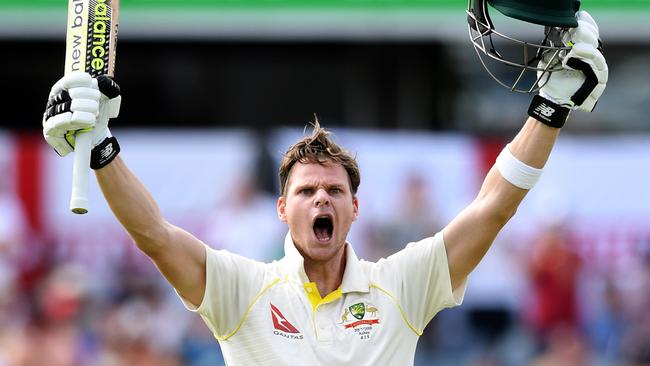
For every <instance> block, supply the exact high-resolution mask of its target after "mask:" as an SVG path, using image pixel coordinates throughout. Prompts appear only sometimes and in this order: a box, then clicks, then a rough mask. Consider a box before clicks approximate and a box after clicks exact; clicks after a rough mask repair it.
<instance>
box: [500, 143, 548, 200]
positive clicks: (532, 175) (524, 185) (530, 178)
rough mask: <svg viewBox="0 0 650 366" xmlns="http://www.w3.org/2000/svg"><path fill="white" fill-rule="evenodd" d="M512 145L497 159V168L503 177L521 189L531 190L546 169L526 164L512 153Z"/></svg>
mask: <svg viewBox="0 0 650 366" xmlns="http://www.w3.org/2000/svg"><path fill="white" fill-rule="evenodd" d="M509 146H510V144H508V145H506V147H505V148H503V150H502V151H501V154H499V156H498V157H497V162H496V167H497V170H499V173H501V176H502V177H503V178H504V179H505V180H507V181H508V182H510V183H512V184H513V185H514V186H516V187H519V188H521V189H531V188H533V187H534V186H535V183H537V181H538V180H539V177H540V176H541V175H542V172H543V171H544V169H537V168H533V167H532V166H529V165H526V164H524V163H523V162H522V161H520V160H519V159H517V158H516V157H515V156H514V155H512V153H511V152H510V147H509Z"/></svg>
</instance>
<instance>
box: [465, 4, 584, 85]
mask: <svg viewBox="0 0 650 366" xmlns="http://www.w3.org/2000/svg"><path fill="white" fill-rule="evenodd" d="M490 7H492V8H494V9H496V10H497V11H498V13H496V14H498V15H499V16H501V15H504V16H505V17H500V18H501V20H506V21H508V22H510V23H516V27H515V28H516V29H522V26H523V27H527V28H530V29H527V32H526V33H527V34H528V33H530V31H531V30H534V29H535V28H539V31H538V32H537V33H532V34H533V36H532V37H533V38H534V40H532V41H531V40H528V39H526V40H524V39H521V37H513V36H510V35H507V34H506V33H507V32H504V31H502V30H497V29H496V26H495V24H494V22H493V20H492V18H491V17H490V13H489V8H490ZM579 8H580V1H579V0H468V2H467V23H468V32H469V38H470V41H471V42H472V45H473V46H474V49H475V50H476V53H477V54H478V56H479V59H480V61H481V64H482V65H483V67H484V68H485V70H487V72H488V73H489V74H490V76H492V78H493V79H495V80H496V81H497V82H498V83H499V84H501V85H502V86H504V87H506V88H508V89H510V90H512V91H516V92H522V93H533V92H535V91H537V90H539V89H540V88H541V87H542V86H543V82H542V80H544V82H545V81H546V80H548V75H549V74H550V73H552V72H554V71H558V70H561V69H562V64H561V61H562V58H563V57H564V56H565V55H566V53H568V52H569V50H570V47H569V45H566V44H564V42H563V38H565V37H564V35H565V34H566V33H567V31H568V30H569V28H575V27H577V26H578V22H577V20H576V17H575V14H576V12H577V11H578V9H579ZM499 13H500V14H499ZM494 14H495V13H493V15H494ZM517 27H518V28H517ZM511 28H512V27H511ZM515 28H512V29H515ZM540 39H541V40H540ZM540 61H543V62H542V63H541V64H540Z"/></svg>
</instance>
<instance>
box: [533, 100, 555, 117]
mask: <svg viewBox="0 0 650 366" xmlns="http://www.w3.org/2000/svg"><path fill="white" fill-rule="evenodd" d="M535 112H537V113H539V114H541V115H542V116H544V117H549V118H550V117H551V116H552V115H553V113H555V108H553V107H549V106H547V105H546V104H544V103H542V104H540V105H538V106H537V108H535Z"/></svg>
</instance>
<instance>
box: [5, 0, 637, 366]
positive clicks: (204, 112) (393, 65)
mask: <svg viewBox="0 0 650 366" xmlns="http://www.w3.org/2000/svg"><path fill="white" fill-rule="evenodd" d="M582 6H583V8H584V9H586V10H589V11H590V12H591V13H592V14H593V15H594V17H595V18H596V20H597V21H598V22H599V24H600V27H601V35H602V38H603V41H604V44H605V54H606V57H607V60H608V63H609V65H610V82H609V85H608V88H607V90H606V91H605V94H604V95H603V97H602V99H601V101H600V102H599V104H598V107H597V108H596V110H595V111H594V113H591V114H586V113H574V115H572V117H571V120H570V121H569V123H568V124H567V127H566V128H565V131H563V134H562V136H561V138H560V141H559V142H558V145H557V148H556V150H555V151H554V153H553V155H552V157H551V160H550V162H549V164H548V166H547V170H546V172H545V174H544V176H543V177H542V179H541V180H540V183H539V185H538V186H537V187H535V189H533V190H532V192H531V193H530V195H529V197H528V198H527V199H526V201H525V202H524V204H523V205H522V207H521V208H520V210H519V212H518V214H517V216H516V217H515V218H514V219H513V220H512V221H511V222H510V223H509V224H508V226H507V227H506V229H504V231H503V232H502V233H501V234H500V236H499V237H498V238H497V240H496V242H495V244H494V246H493V248H492V249H491V250H490V252H489V253H488V255H487V256H486V258H485V259H484V261H483V262H482V263H481V264H480V265H479V267H478V268H477V270H476V271H475V272H474V273H473V274H472V275H471V277H470V281H469V288H468V290H467V294H466V296H465V303H464V304H463V306H461V307H458V308H454V309H450V310H445V311H443V312H441V313H440V314H438V316H436V317H435V318H434V320H433V321H432V322H431V323H430V325H429V326H428V328H427V329H426V331H425V333H424V335H423V336H422V338H421V339H420V342H419V345H418V351H417V355H416V365H445V366H447V365H449V366H455V365H459V366H461V365H462V366H510V365H513V366H516V365H535V366H546V365H553V366H556V365H558V366H564V365H567V366H569V365H570V366H574V365H576V366H580V365H621V366H642V365H650V313H649V312H648V309H649V308H650V197H649V194H648V187H649V186H650V169H649V168H650V123H649V121H648V116H649V115H650V103H649V102H650V71H649V70H650V69H649V68H648V65H649V60H650V25H648V24H649V23H650V22H648V21H647V20H648V19H650V2H649V1H645V0H632V1H627V2H625V3H624V4H623V3H621V2H619V1H613V0H585V1H583V2H582ZM464 11H465V3H464V2H462V1H451V0H392V1H389V0H368V1H355V0H330V1H325V0H273V1H270V0H238V1H232V0H230V1H226V0H214V1H210V2H208V1H200V0H192V1H188V0H185V1H182V0H168V1H164V2H152V1H148V0H132V1H128V0H124V1H123V4H122V14H121V24H120V44H119V47H118V60H117V70H116V80H117V81H118V83H119V84H120V85H121V86H122V90H123V104H122V112H121V116H120V118H119V119H118V120H116V121H113V122H112V123H111V126H112V127H111V129H112V131H113V134H114V135H116V136H118V138H119V140H120V143H121V145H122V148H123V152H122V156H123V157H124V159H125V160H126V162H127V164H129V166H130V167H131V168H132V169H133V170H134V171H135V173H136V174H137V175H138V176H139V177H140V178H141V179H142V180H143V182H144V183H145V185H146V186H147V187H148V188H149V189H150V190H151V191H152V194H153V195H154V197H155V198H156V200H157V201H158V202H159V204H160V207H161V209H162V211H163V213H164V214H165V216H166V217H167V218H168V219H169V221H171V222H173V223H175V224H178V225H179V226H181V227H184V228H186V229H187V230H189V231H190V232H192V233H194V234H195V235H196V236H197V237H199V238H200V239H201V240H203V241H204V242H205V243H207V244H208V245H210V246H213V247H215V248H225V249H228V250H231V251H233V252H236V253H239V254H242V255H245V256H248V257H251V258H254V259H257V260H261V261H271V260H274V259H279V258H281V257H282V255H283V253H282V242H283V238H284V235H285V234H286V227H285V226H284V225H283V224H282V223H281V222H279V221H278V219H277V215H276V212H275V202H276V197H277V191H278V183H277V174H276V171H277V166H278V162H279V159H280V157H281V154H282V152H283V151H285V150H286V149H287V147H288V146H289V145H290V144H291V143H292V142H293V141H295V140H296V139H297V138H298V137H300V136H301V135H302V134H303V128H304V127H305V125H306V124H307V122H308V121H309V120H312V119H313V114H314V113H317V114H318V116H319V119H320V120H321V122H322V123H323V124H324V126H325V127H328V128H331V129H332V130H333V131H334V133H335V138H336V139H337V140H338V141H339V142H341V143H342V144H343V145H344V146H346V147H347V148H348V149H350V150H351V151H352V152H353V153H355V154H356V155H357V158H358V160H359V163H360V166H361V175H362V183H361V187H360V190H359V199H360V208H361V214H360V219H359V220H358V221H357V222H356V223H355V224H354V225H353V229H352V231H351V233H350V237H349V239H350V242H351V243H352V245H353V246H354V247H355V251H356V252H357V253H358V254H359V255H360V257H362V258H365V259H367V260H373V261H374V260H377V259H379V258H381V257H385V256H388V255H390V254H391V253H394V252H395V251H398V250H400V249H401V248H403V247H404V246H405V245H406V244H407V243H408V242H410V241H415V240H419V239H421V238H423V237H425V236H430V235H433V234H434V233H436V232H437V231H438V230H440V229H441V228H442V227H444V225H445V224H446V223H448V222H449V220H451V218H453V217H454V216H455V215H456V214H457V213H458V212H459V211H460V210H461V209H462V208H463V207H464V206H465V205H467V204H468V203H469V202H470V201H471V200H472V199H473V197H474V196H475V194H476V193H477V191H478V189H479V187H480V184H481V181H482V178H483V176H484V175H485V173H486V172H487V169H489V167H490V166H491V164H492V163H493V162H494V159H495V157H496V155H497V154H498V152H499V151H500V149H501V148H502V147H503V146H504V144H505V143H506V142H507V141H508V140H509V139H510V138H512V137H513V136H514V133H515V132H516V131H517V129H518V128H519V127H520V126H521V125H522V123H523V121H524V119H525V118H526V117H525V112H526V109H527V106H528V102H529V100H530V96H528V95H519V94H517V95H516V94H514V93H510V92H508V91H507V90H505V89H502V88H501V87H499V86H498V85H497V84H496V82H494V81H493V80H492V79H490V78H489V77H488V75H487V73H485V71H484V70H483V69H482V67H481V66H480V63H479V61H478V60H477V58H476V55H475V54H474V50H473V48H472V47H471V45H470V43H469V41H468V40H467V39H466V37H467V25H466V24H467V23H466V15H465V13H464ZM65 18H66V7H65V2H63V3H62V2H61V1H55V0H30V1H26V0H0V47H1V49H2V55H3V57H1V58H0V66H2V69H3V70H5V72H4V73H3V76H2V81H3V83H2V84H3V88H0V93H1V98H0V100H1V102H0V103H1V105H2V108H1V110H2V113H0V366H31V365H48V366H49V365H52V366H68V365H70V366H76V365H79V366H113V365H143V366H147V365H163V366H166V365H169V366H176V365H188V366H203V365H221V364H223V359H222V357H221V354H220V349H219V345H218V343H217V342H216V340H215V339H214V338H213V336H212V335H211V334H210V333H209V331H208V330H207V328H206V327H205V326H204V325H203V324H202V322H201V319H200V318H199V317H198V316H196V315H194V314H191V313H190V312H188V311H186V310H185V309H184V308H183V306H182V304H181V302H180V300H179V299H178V298H177V296H176V295H175V293H174V292H173V290H172V289H171V287H170V286H169V285H168V284H167V283H166V282H164V280H163V279H162V277H161V276H160V274H159V273H158V272H157V270H156V268H155V267H154V266H153V264H152V263H151V262H150V261H149V260H148V259H147V258H146V257H145V256H144V255H143V254H141V253H140V252H138V250H137V249H136V248H135V247H134V246H133V245H132V243H131V242H130V239H129V238H128V236H127V235H126V234H125V232H124V231H123V230H122V229H121V228H120V226H119V225H118V223H117V222H116V220H115V219H114V218H113V217H112V215H111V214H110V211H109V210H108V208H107V207H106V204H105V203H104V201H103V199H102V198H101V194H100V193H99V192H98V189H97V187H96V186H93V187H91V211H90V213H89V214H88V215H85V216H75V215H72V214H71V213H69V212H68V210H67V205H68V203H67V202H68V199H69V187H70V173H71V159H60V158H59V157H57V156H56V154H55V153H54V152H53V151H51V150H50V149H49V148H48V146H47V145H46V144H45V142H44V141H42V137H41V132H40V125H41V113H42V110H43V107H44V104H45V101H46V97H47V93H48V90H49V88H50V86H51V84H52V83H53V82H54V81H56V80H57V79H58V78H59V77H60V76H61V73H62V71H63V62H64V50H65V42H64V39H65V38H64V34H65ZM495 19H497V20H502V21H503V27H504V28H501V29H504V30H506V31H511V32H514V33H515V34H521V35H522V36H524V37H530V38H532V39H536V38H541V37H539V36H540V35H541V31H540V30H539V29H536V30H535V29H533V30H530V29H531V28H530V27H527V26H526V24H521V23H518V22H507V19H501V18H500V17H498V16H495Z"/></svg>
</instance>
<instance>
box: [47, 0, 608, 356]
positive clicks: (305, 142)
mask: <svg viewBox="0 0 650 366" xmlns="http://www.w3.org/2000/svg"><path fill="white" fill-rule="evenodd" d="M490 1H492V0H490ZM479 2H481V1H479ZM553 2H562V3H564V4H568V3H571V8H572V9H570V10H569V11H570V16H569V17H566V16H565V17H564V18H562V19H560V20H559V21H558V22H560V25H562V26H564V25H566V27H567V29H566V31H565V32H562V33H561V34H560V35H561V37H562V43H563V45H562V46H563V47H565V49H564V51H561V49H559V48H558V49H552V48H551V47H549V49H551V52H550V53H543V54H542V57H540V58H539V59H538V60H536V65H535V66H534V67H536V68H537V70H538V75H539V76H540V80H541V82H540V84H539V85H540V87H541V88H540V90H539V94H538V95H536V96H535V97H534V98H533V101H532V104H531V107H530V109H529V111H528V114H529V116H530V117H529V118H528V119H527V120H526V121H525V123H524V125H523V127H522V129H521V130H520V131H519V133H518V134H517V135H516V137H515V138H514V139H513V140H512V141H511V142H510V143H509V144H508V145H507V146H506V147H505V148H504V149H503V151H502V152H501V154H500V155H499V157H498V159H497V161H496V163H495V165H494V166H493V167H492V169H491V170H490V171H489V173H488V174H487V176H486V178H485V181H484V182H483V185H482V187H481V189H480V192H479V193H478V196H477V197H476V199H475V200H474V201H473V202H472V203H471V204H470V205H469V206H468V207H466V208H465V209H464V210H463V211H462V212H461V213H460V214H458V216H456V217H455V218H454V219H453V220H452V221H451V222H450V223H449V224H448V225H447V226H446V227H444V229H443V230H442V231H441V232H439V233H437V234H436V235H434V236H433V237H429V238H423V239H422V240H421V241H419V242H416V243H410V244H408V245H407V246H406V247H405V248H404V249H403V250H401V251H399V252H397V253H395V254H394V255H392V256H390V257H388V258H385V259H381V260H379V261H378V262H376V263H371V262H366V261H363V260H360V259H358V258H357V256H356V255H355V252H354V249H353V246H352V245H351V244H350V243H348V242H347V241H346V238H347V235H348V231H349V230H350V226H351V225H352V224H353V223H354V221H355V220H356V219H357V217H358V215H359V201H358V200H357V196H356V193H357V189H358V187H359V184H360V172H359V167H358V165H357V162H356V160H355V159H354V157H353V156H351V155H350V154H349V153H348V152H346V150H344V149H343V148H342V147H341V146H338V145H337V144H336V143H335V142H334V141H333V140H332V139H331V136H330V134H329V133H328V131H327V130H325V129H324V128H322V127H321V126H320V124H319V123H318V122H317V121H316V123H315V124H314V128H313V131H312V132H311V134H310V135H308V136H305V137H304V138H302V139H301V140H299V141H297V142H296V143H295V144H294V145H293V146H291V147H290V148H289V149H288V150H287V152H286V154H285V155H284V157H283V159H282V163H281V166H280V169H279V178H280V186H281V192H280V197H279V198H278V200H277V215H278V218H279V220H281V221H283V222H285V223H286V224H287V226H288V233H287V235H286V239H285V242H284V250H285V256H284V258H282V259H281V260H279V261H275V262H273V263H260V262H256V261H253V260H250V259H247V258H244V257H241V256H238V255H235V254H232V253H229V252H227V251H223V250H214V249H212V248H210V247H209V246H207V245H205V244H204V243H202V242H201V241H200V240H199V239H197V238H196V237H194V236H193V235H192V234H190V233H188V232H186V231H185V230H183V229H181V228H179V227H177V226H174V225H173V224H172V223H170V222H168V221H166V220H165V218H164V217H162V216H161V213H160V210H159V209H158V206H157V205H156V203H155V201H154V199H153V197H152V196H151V195H150V194H149V193H148V192H147V190H146V188H145V187H144V186H143V185H142V183H141V182H140V181H139V180H138V179H137V178H136V177H135V176H134V175H133V174H132V173H131V171H130V170H129V169H128V167H127V164H126V162H125V161H124V160H122V159H121V157H120V155H119V145H118V143H117V139H116V138H115V137H113V136H112V135H111V133H110V131H109V129H108V121H109V119H110V118H113V117H116V116H117V114H118V111H119V105H120V96H119V94H120V93H119V87H118V86H117V84H115V83H114V82H113V81H112V80H111V79H109V78H106V77H99V78H98V79H93V78H91V77H90V76H89V75H87V74H82V73H78V74H72V75H69V76H66V77H64V78H63V79H61V80H59V81H58V82H57V83H56V84H54V86H53V88H52V91H51V94H50V99H49V102H48V107H47V110H46V112H45V115H44V119H43V121H44V124H43V127H44V136H45V139H46V141H47V142H48V143H49V144H50V145H51V146H52V147H53V148H54V149H55V150H56V151H57V152H58V153H59V155H61V156H64V155H66V154H68V153H70V152H72V151H73V150H74V135H75V133H76V131H79V130H88V129H91V130H92V133H93V145H94V149H93V153H92V158H91V166H92V167H93V169H95V173H96V177H97V181H98V182H99V186H100V187H101V190H102V192H103V195H104V197H105V198H106V201H107V202H108V204H109V206H110V208H111V210H112V211H113V213H114V214H115V216H116V217H117V219H118V220H119V221H120V223H121V224H122V225H123V226H124V228H125V229H126V231H127V232H128V233H129V235H130V236H131V238H132V239H133V241H134V243H135V244H136V245H137V247H138V248H139V249H140V250H141V251H142V252H143V253H144V254H146V255H147V256H148V257H149V258H151V260H152V261H153V262H154V263H155V265H156V266H157V268H158V269H159V270H160V272H161V273H162V275H163V276H164V277H165V278H166V279H167V280H168V281H169V283H170V284H171V285H172V286H173V288H174V289H175V290H176V292H177V293H178V295H179V296H180V298H181V299H182V301H183V302H184V304H185V306H186V307H187V308H188V309H189V310H191V311H194V312H197V313H198V314H199V315H200V316H201V317H202V318H203V320H204V321H205V323H206V325H207V326H208V327H209V329H210V330H211V331H212V333H213V334H214V336H215V338H216V339H217V340H218V341H219V343H220V345H221V348H222V351H223V355H224V358H225V361H226V363H227V364H228V365H298V364H300V365H355V366H359V365H408V364H413V362H414V355H415V348H416V343H417V340H418V337H419V336H420V335H421V334H422V331H423V329H424V327H425V326H426V325H427V323H428V322H429V321H430V320H431V319H432V318H433V317H434V316H435V315H436V313H438V312H439V311H440V310H442V309H444V308H447V307H452V306H456V305H459V304H461V302H462V300H463V296H464V292H465V286H466V282H467V278H468V275H469V274H470V272H471V271H472V270H473V269H474V268H475V267H476V265H477V264H478V263H479V261H480V260H481V258H483V256H484V255H485V253H486V252H487V250H488V249H489V248H490V245H491V244H492V242H493V240H494V238H495V237H496V235H497V234H498V233H499V230H501V228H502V227H503V226H504V225H505V224H506V223H507V222H508V220H509V219H510V218H511V217H512V216H513V215H514V214H515V212H516V210H517V206H518V205H519V203H520V202H521V201H522V199H523V198H524V196H525V195H526V194H527V193H528V191H529V190H530V189H531V188H532V187H533V186H534V185H535V183H536V182H537V180H538V178H539V177H540V175H541V174H542V170H543V168H544V165H545V163H546V161H547V159H548V157H549V154H550V152H551V149H552V147H553V145H554V143H555V141H556V138H557V137H558V134H559V132H560V129H561V127H562V126H563V125H564V123H565V121H566V119H567V117H568V115H569V112H570V111H571V110H574V109H580V110H584V111H591V110H592V109H593V108H594V106H595V104H596V102H597V100H598V98H599V97H600V95H601V94H602V92H603V90H604V88H605V84H606V82H607V65H606V63H605V59H604V57H603V55H602V54H601V52H600V51H599V49H598V47H599V43H598V27H597V26H596V23H595V22H594V20H593V19H592V18H591V16H589V14H587V13H586V12H578V13H576V9H573V4H572V2H570V1H566V0H557V1H547V2H542V3H543V4H547V3H553ZM471 3H472V2H471V1H470V4H471ZM494 3H495V4H496V3H498V1H494ZM520 3H540V2H539V1H536V2H535V1H528V2H526V1H521V2H520ZM543 4H542V5H543ZM496 5H498V4H496ZM513 6H515V7H516V6H518V5H517V4H515V5H513ZM538 6H539V4H538ZM477 9H478V10H479V11H481V9H482V10H485V9H486V7H485V4H483V8H481V6H480V4H479V6H478V8H477V7H472V6H471V5H470V13H471V14H474V15H475V16H476V18H479V14H478V13H477V12H473V11H474V10H477ZM482 17H483V18H482V19H483V20H482V21H481V22H482V23H481V24H482V25H480V26H477V25H476V23H475V24H474V29H483V28H485V29H487V30H488V31H490V27H491V24H489V19H488V20H487V21H485V19H486V18H485V17H486V14H485V13H484V14H482ZM544 17H552V15H548V14H545V15H544ZM558 17H560V15H558ZM567 19H568V20H567ZM555 20H557V19H555ZM540 21H548V19H543V20H540ZM471 22H472V21H471V20H470V23H471ZM482 31H483V32H484V33H486V32H485V30H482ZM555 50H559V51H561V52H559V53H558V54H559V55H560V56H559V58H556V59H554V57H555V56H557V54H555V53H554V51H555ZM548 54H552V55H554V56H547V55H548ZM527 66H530V65H527ZM551 69H553V70H554V71H553V72H552V73H549V72H546V71H549V70H551ZM545 70H546V71H545ZM250 230H255V228H250ZM241 245H252V246H254V245H255V243H254V242H251V243H241ZM170 321H173V320H170ZM449 331H453V329H450V330H449Z"/></svg>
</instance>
